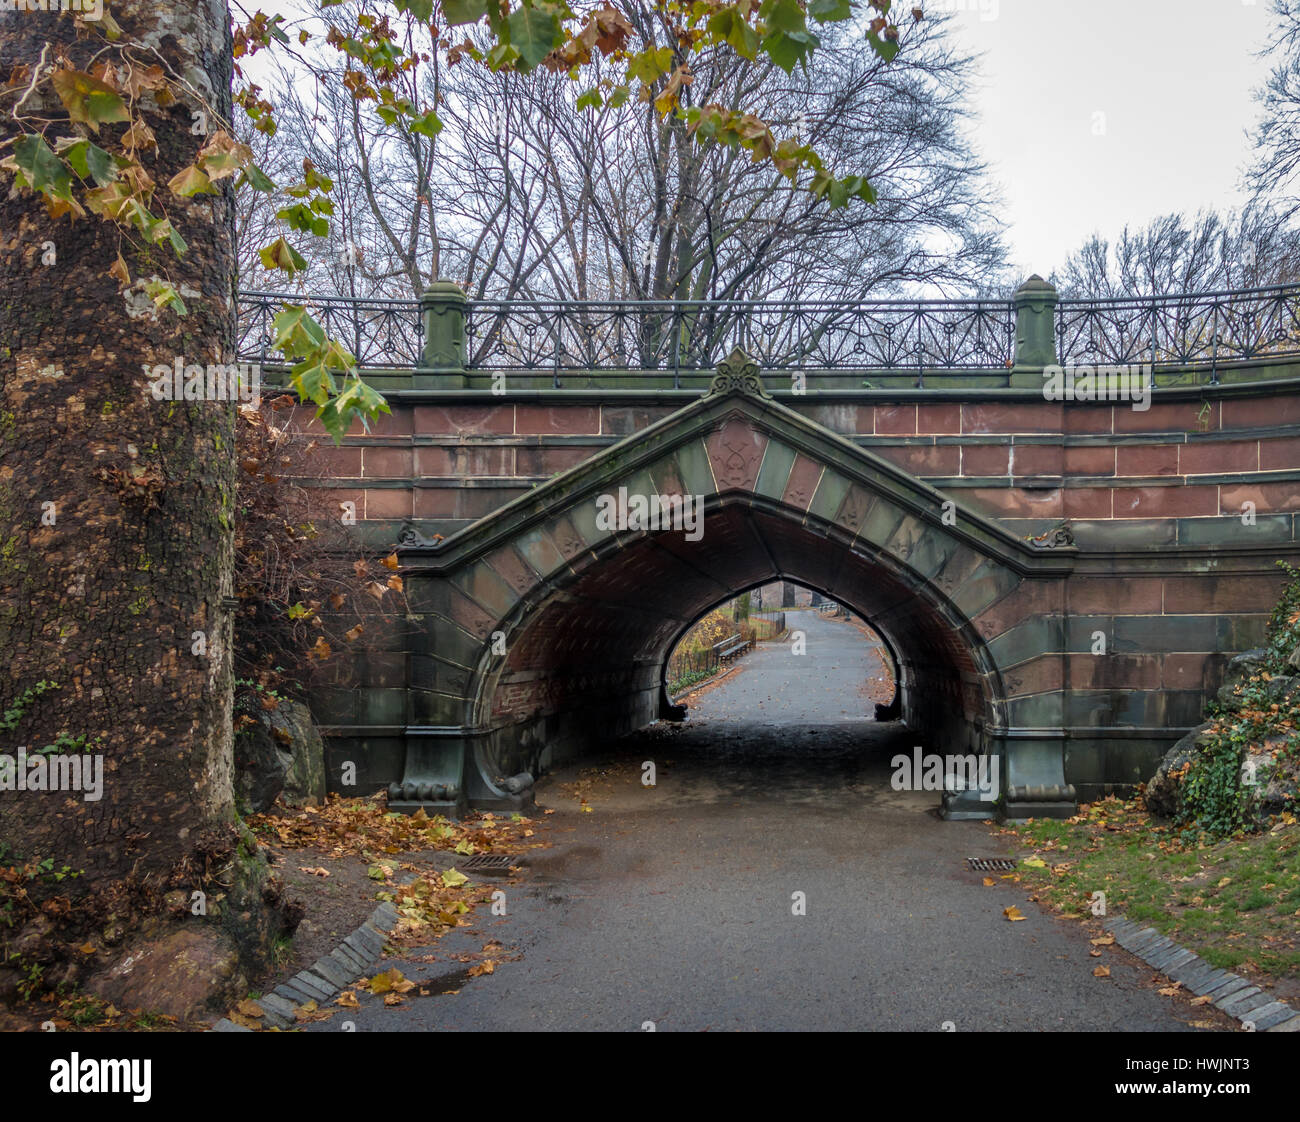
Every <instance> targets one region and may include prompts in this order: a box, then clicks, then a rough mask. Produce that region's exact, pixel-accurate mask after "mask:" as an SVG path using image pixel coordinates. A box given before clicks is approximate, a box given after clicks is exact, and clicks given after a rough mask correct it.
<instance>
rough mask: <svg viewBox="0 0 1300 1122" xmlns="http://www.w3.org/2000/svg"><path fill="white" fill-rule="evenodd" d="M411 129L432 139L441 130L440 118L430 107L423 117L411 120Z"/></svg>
mask: <svg viewBox="0 0 1300 1122" xmlns="http://www.w3.org/2000/svg"><path fill="white" fill-rule="evenodd" d="M411 131H412V132H418V133H419V134H420V135H421V136H427V137H429V139H430V140H432V139H433V138H434V137H435V136H437V135H438V134H439V133H440V132H442V118H440V117H439V116H438V114H437V113H435V112H434V111H433V110H432V109H430V110H429V112H427V113H426V114H424V116H423V117H417V118H416V119H415V120H414V121H412V122H411Z"/></svg>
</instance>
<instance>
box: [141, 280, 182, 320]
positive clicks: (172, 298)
mask: <svg viewBox="0 0 1300 1122" xmlns="http://www.w3.org/2000/svg"><path fill="white" fill-rule="evenodd" d="M144 290H145V293H146V294H147V295H148V296H149V297H150V298H151V299H152V300H153V302H154V304H156V305H157V306H158V307H159V308H172V309H174V310H175V312H176V314H177V315H178V316H185V315H189V311H190V310H189V308H187V307H186V306H185V301H184V300H182V299H181V294H180V293H179V292H177V291H176V289H175V287H174V286H172V285H170V284H168V283H167V282H166V281H159V280H152V281H149V282H148V283H146V284H145V286H144Z"/></svg>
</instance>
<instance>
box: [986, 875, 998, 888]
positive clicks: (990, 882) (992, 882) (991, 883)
mask: <svg viewBox="0 0 1300 1122" xmlns="http://www.w3.org/2000/svg"><path fill="white" fill-rule="evenodd" d="M997 883H998V882H997V881H995V880H994V879H993V878H992V877H985V878H984V887H985V888H992V887H993V886H994V885H995V884H997Z"/></svg>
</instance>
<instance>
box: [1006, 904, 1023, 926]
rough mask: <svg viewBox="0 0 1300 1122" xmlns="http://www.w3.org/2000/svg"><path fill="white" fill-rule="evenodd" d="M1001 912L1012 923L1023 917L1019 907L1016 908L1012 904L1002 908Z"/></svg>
mask: <svg viewBox="0 0 1300 1122" xmlns="http://www.w3.org/2000/svg"><path fill="white" fill-rule="evenodd" d="M1002 914H1003V915H1004V916H1006V917H1007V919H1009V920H1010V921H1011V922H1012V923H1016V922H1017V921H1019V920H1022V919H1024V918H1025V917H1024V915H1023V914H1022V913H1021V911H1020V909H1019V908H1017V907H1016V906H1015V905H1014V904H1012V905H1011V907H1009V908H1003V909H1002Z"/></svg>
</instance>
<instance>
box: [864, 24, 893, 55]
mask: <svg viewBox="0 0 1300 1122" xmlns="http://www.w3.org/2000/svg"><path fill="white" fill-rule="evenodd" d="M867 42H868V43H870V44H871V49H872V50H873V51H875V52H876V54H878V55H879V56H880V57H881V58H882V59H884V60H885V61H886V62H893V61H894V56H895V55H896V54H898V43H897V42H896V41H895V40H892V39H882V38H881V37H880V36H879V35H877V34H876V32H874V31H870V30H868V31H867Z"/></svg>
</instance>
